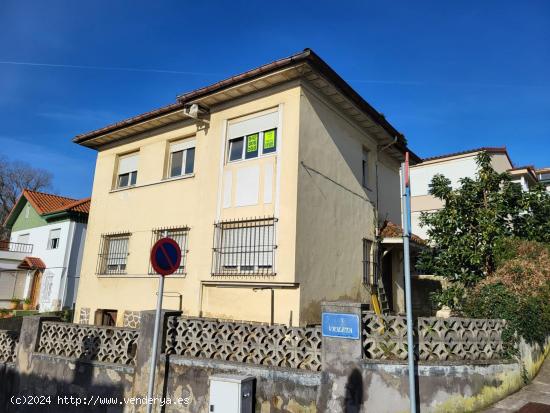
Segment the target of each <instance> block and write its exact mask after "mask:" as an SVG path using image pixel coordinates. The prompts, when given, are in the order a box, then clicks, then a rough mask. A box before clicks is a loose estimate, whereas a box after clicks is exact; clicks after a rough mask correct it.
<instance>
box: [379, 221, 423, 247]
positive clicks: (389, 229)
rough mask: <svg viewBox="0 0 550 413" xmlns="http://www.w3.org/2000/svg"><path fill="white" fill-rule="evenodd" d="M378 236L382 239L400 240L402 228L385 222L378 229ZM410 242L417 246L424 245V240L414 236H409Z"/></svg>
mask: <svg viewBox="0 0 550 413" xmlns="http://www.w3.org/2000/svg"><path fill="white" fill-rule="evenodd" d="M380 236H381V237H382V238H400V237H402V236H403V228H401V227H400V226H399V225H397V224H394V223H393V222H391V221H387V220H386V221H384V223H383V224H382V227H381V228H380ZM411 241H413V242H416V243H417V244H426V240H424V239H423V238H420V237H419V236H418V235H415V234H412V235H411Z"/></svg>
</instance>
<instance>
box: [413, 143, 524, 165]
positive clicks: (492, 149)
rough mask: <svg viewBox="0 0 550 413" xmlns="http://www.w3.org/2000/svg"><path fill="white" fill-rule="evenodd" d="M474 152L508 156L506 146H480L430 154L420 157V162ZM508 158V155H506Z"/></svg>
mask: <svg viewBox="0 0 550 413" xmlns="http://www.w3.org/2000/svg"><path fill="white" fill-rule="evenodd" d="M475 152H489V153H504V154H506V156H508V151H507V150H506V146H495V147H490V146H482V147H481V148H476V149H467V150H465V151H460V152H453V153H447V154H444V155H437V156H431V157H429V158H422V162H426V161H434V160H436V159H445V158H450V157H451V156H458V155H466V154H469V153H475ZM508 160H510V157H509V156H508ZM510 164H512V161H511V160H510ZM512 165H513V164H512Z"/></svg>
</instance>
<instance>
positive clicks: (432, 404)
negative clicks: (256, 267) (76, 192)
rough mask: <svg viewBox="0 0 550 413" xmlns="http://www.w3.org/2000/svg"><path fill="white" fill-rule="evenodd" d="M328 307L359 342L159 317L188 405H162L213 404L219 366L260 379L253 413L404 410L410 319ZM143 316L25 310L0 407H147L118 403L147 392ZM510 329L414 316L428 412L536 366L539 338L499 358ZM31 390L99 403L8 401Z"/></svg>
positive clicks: (170, 382) (166, 390) (466, 401)
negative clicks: (128, 320)
mask: <svg viewBox="0 0 550 413" xmlns="http://www.w3.org/2000/svg"><path fill="white" fill-rule="evenodd" d="M323 311H324V312H333V313H352V314H357V315H358V316H359V317H360V320H361V323H360V325H361V337H360V339H359V340H346V339H338V338H330V337H322V334H321V330H320V328H319V327H304V328H293V327H286V326H269V325H263V324H257V323H246V322H240V323H239V322H229V321H220V320H212V319H203V318H189V317H182V316H181V315H180V314H178V313H169V312H165V313H163V320H164V328H163V336H162V339H161V340H159V343H158V347H157V349H155V350H156V351H157V353H158V354H159V358H158V369H157V375H156V395H157V396H162V397H169V398H170V399H171V400H176V399H178V398H181V399H187V400H188V401H189V404H188V405H184V406H181V405H178V406H176V405H166V406H164V408H163V410H162V411H164V412H176V411H178V412H180V411H189V412H201V413H202V412H208V410H209V405H208V399H209V378H210V377H211V376H212V375H214V374H220V373H224V374H239V375H250V376H253V377H255V379H256V380H255V400H256V411H257V412H340V411H341V412H367V411H368V412H372V411H376V412H379V413H383V412H403V411H407V410H408V376H407V374H408V367H407V365H406V346H405V343H406V322H405V320H404V319H403V317H392V316H384V317H382V318H380V317H378V316H376V315H375V314H373V313H370V312H368V311H365V309H364V308H363V306H362V305H361V304H357V303H325V304H324V305H323ZM139 318H140V320H139V323H138V325H139V328H137V329H135V328H111V327H97V326H90V325H79V324H68V323H60V322H59V321H58V320H54V319H48V318H43V317H42V318H41V317H39V316H33V317H25V319H24V322H23V326H22V328H21V333H20V335H19V337H17V336H16V335H14V334H12V333H9V334H8V333H5V332H0V411H6V412H34V411H37V412H50V411H51V412H64V411H90V412H144V411H145V408H146V406H145V404H143V403H137V402H136V401H135V400H134V402H133V403H124V400H123V399H122V398H123V397H126V398H144V397H145V396H146V394H147V381H148V377H149V363H150V360H151V356H152V354H153V353H152V341H153V337H152V334H151V332H152V331H153V321H154V312H152V311H145V312H142V313H141V315H140V317H139ZM503 327H504V323H503V322H502V320H470V319H459V318H453V319H447V320H442V319H436V318H425V319H422V318H419V319H418V320H417V323H416V324H415V332H416V333H415V341H416V343H417V347H416V351H417V358H418V360H419V364H418V366H417V369H416V374H417V376H418V393H419V403H420V411H421V412H453V411H456V412H460V411H472V410H475V409H478V408H481V407H484V406H487V405H489V404H491V403H493V402H495V401H497V400H498V399H500V398H502V397H505V396H506V395H507V394H510V393H511V392H513V391H515V390H516V389H518V388H519V387H520V386H521V385H522V384H523V377H524V376H525V375H528V376H532V375H534V374H535V373H536V371H538V368H540V365H541V363H542V360H543V358H544V355H545V353H544V351H543V350H542V349H540V348H537V347H536V346H535V347H532V346H528V345H527V344H526V343H522V344H521V346H520V350H521V354H522V362H521V363H518V362H512V361H507V360H503V359H502V357H503V352H502V339H501V333H502V329H503ZM522 366H524V370H522ZM30 395H35V396H36V395H51V396H54V397H55V398H57V396H73V397H75V396H80V397H81V399H84V398H87V399H88V400H92V401H95V404H93V405H87V406H79V408H78V409H76V408H75V406H74V405H72V406H64V405H59V404H57V399H56V400H55V403H52V404H50V405H46V406H44V405H43V406H32V407H31V406H28V405H14V404H11V403H10V399H11V396H18V397H22V396H30ZM106 398H111V403H108V404H106V402H107V401H108V399H106ZM115 398H116V399H115ZM113 400H116V402H117V404H115V403H113V402H112V401H113ZM157 411H160V410H157Z"/></svg>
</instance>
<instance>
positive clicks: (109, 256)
mask: <svg viewBox="0 0 550 413" xmlns="http://www.w3.org/2000/svg"><path fill="white" fill-rule="evenodd" d="M129 241H130V234H129V233H118V234H104V235H102V236H101V244H100V246H99V255H98V261H97V274H126V263H127V261H128V243H129Z"/></svg>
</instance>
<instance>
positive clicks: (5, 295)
mask: <svg viewBox="0 0 550 413" xmlns="http://www.w3.org/2000/svg"><path fill="white" fill-rule="evenodd" d="M89 206H90V199H89V198H86V199H80V200H77V199H72V198H67V197H62V196H58V195H53V194H47V193H42V192H35V191H29V190H24V191H23V193H22V194H21V196H20V197H19V199H18V201H17V202H16V204H15V206H14V207H13V209H12V211H11V212H10V214H9V215H8V217H7V218H6V221H5V223H4V225H5V226H6V227H8V228H10V229H11V236H10V244H11V245H14V246H25V245H30V247H27V248H26V249H24V248H22V247H17V248H18V249H24V251H21V252H19V253H18V255H19V256H18V257H17V261H16V263H15V264H16V266H15V267H14V266H13V265H12V268H11V269H5V270H4V271H3V272H2V274H1V279H2V285H1V287H0V294H2V300H3V301H4V302H5V301H8V300H9V299H11V298H16V299H20V300H24V299H30V301H31V303H32V305H33V307H35V308H38V309H39V310H40V311H57V310H61V309H63V308H72V307H73V304H74V302H75V300H76V291H77V289H78V280H79V276H80V266H81V263H82V253H83V250H84V240H85V236H86V225H87V219H88V212H89Z"/></svg>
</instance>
